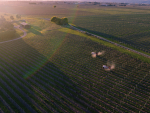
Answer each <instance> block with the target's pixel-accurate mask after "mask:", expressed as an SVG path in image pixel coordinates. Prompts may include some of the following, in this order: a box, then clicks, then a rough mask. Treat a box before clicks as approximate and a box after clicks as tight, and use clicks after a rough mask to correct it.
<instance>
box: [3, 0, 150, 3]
mask: <svg viewBox="0 0 150 113" xmlns="http://www.w3.org/2000/svg"><path fill="white" fill-rule="evenodd" d="M0 1H91V2H95V1H96V2H120V3H150V0H0Z"/></svg>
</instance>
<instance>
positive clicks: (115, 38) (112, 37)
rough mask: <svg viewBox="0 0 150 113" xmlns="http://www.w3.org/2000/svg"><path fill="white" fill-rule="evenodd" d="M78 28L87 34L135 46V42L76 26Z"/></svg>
mask: <svg viewBox="0 0 150 113" xmlns="http://www.w3.org/2000/svg"><path fill="white" fill-rule="evenodd" d="M76 27H77V28H79V29H81V30H83V31H87V32H89V33H92V34H95V35H99V36H102V37H105V38H107V39H109V40H116V41H120V42H125V43H128V44H132V45H133V44H134V43H133V42H130V41H127V40H124V39H121V38H118V37H116V36H113V35H109V34H106V33H102V32H98V31H93V30H89V29H86V28H82V27H78V26H76Z"/></svg>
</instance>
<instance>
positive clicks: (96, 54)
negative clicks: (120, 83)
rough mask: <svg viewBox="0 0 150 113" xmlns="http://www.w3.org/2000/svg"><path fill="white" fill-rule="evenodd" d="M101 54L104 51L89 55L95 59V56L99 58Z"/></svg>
mask: <svg viewBox="0 0 150 113" xmlns="http://www.w3.org/2000/svg"><path fill="white" fill-rule="evenodd" d="M102 54H104V51H102V52H91V55H92V57H93V58H96V57H97V56H100V55H102Z"/></svg>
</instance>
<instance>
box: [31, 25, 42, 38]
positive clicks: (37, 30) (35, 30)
mask: <svg viewBox="0 0 150 113" xmlns="http://www.w3.org/2000/svg"><path fill="white" fill-rule="evenodd" d="M28 32H32V33H33V34H35V35H41V36H43V34H42V33H41V32H40V30H39V29H36V28H35V27H33V26H31V28H30V29H29V30H28Z"/></svg>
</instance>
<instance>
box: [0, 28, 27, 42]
mask: <svg viewBox="0 0 150 113" xmlns="http://www.w3.org/2000/svg"><path fill="white" fill-rule="evenodd" d="M14 28H17V29H20V30H21V31H22V32H23V33H24V34H23V35H22V36H21V37H19V38H15V39H12V40H7V41H3V42H0V44H2V43H6V42H11V41H15V40H18V39H21V38H23V37H25V36H26V35H27V32H26V31H24V30H23V29H21V28H19V26H14Z"/></svg>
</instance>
